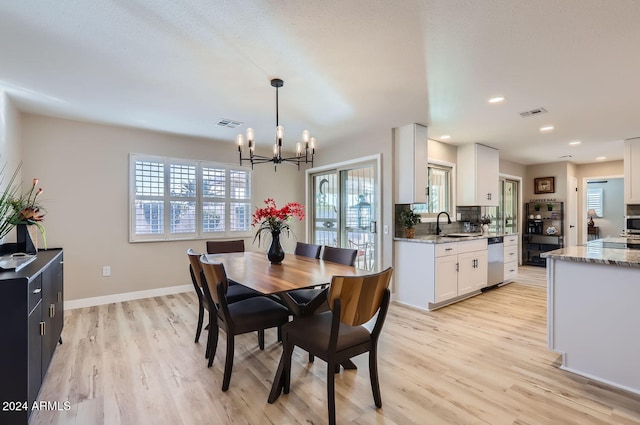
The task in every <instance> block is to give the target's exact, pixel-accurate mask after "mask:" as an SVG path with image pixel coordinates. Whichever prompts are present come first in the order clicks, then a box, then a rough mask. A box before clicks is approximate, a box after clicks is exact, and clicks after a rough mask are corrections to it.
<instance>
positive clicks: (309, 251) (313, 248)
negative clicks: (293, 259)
mask: <svg viewBox="0 0 640 425" xmlns="http://www.w3.org/2000/svg"><path fill="white" fill-rule="evenodd" d="M321 249H322V245H314V244H311V243H304V242H296V249H295V251H293V253H294V254H295V255H302V256H303V257H309V258H320V250H321Z"/></svg>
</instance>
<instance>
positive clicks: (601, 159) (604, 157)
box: [596, 156, 607, 161]
mask: <svg viewBox="0 0 640 425" xmlns="http://www.w3.org/2000/svg"><path fill="white" fill-rule="evenodd" d="M605 159H607V157H606V156H597V157H596V161H604V160H605Z"/></svg>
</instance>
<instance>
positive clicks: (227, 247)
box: [207, 239, 244, 286]
mask: <svg viewBox="0 0 640 425" xmlns="http://www.w3.org/2000/svg"><path fill="white" fill-rule="evenodd" d="M228 252H244V239H235V240H231V241H207V254H226V253H228ZM238 283H242V282H236V281H235V280H233V279H229V285H233V286H235V285H237V284H238Z"/></svg>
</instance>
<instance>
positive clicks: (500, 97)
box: [488, 96, 506, 103]
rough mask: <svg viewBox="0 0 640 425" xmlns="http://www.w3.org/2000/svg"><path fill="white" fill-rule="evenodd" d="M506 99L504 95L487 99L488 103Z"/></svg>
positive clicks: (500, 101)
mask: <svg viewBox="0 0 640 425" xmlns="http://www.w3.org/2000/svg"><path fill="white" fill-rule="evenodd" d="M505 99H506V97H504V96H496V97H492V98H491V99H489V101H488V102H489V103H502V102H504V101H505Z"/></svg>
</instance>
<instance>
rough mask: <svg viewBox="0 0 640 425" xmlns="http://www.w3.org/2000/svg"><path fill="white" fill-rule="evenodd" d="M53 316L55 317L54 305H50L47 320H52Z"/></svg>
mask: <svg viewBox="0 0 640 425" xmlns="http://www.w3.org/2000/svg"><path fill="white" fill-rule="evenodd" d="M55 315H56V305H55V304H51V305H49V318H53V316H55Z"/></svg>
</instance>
